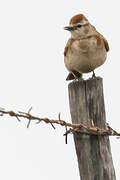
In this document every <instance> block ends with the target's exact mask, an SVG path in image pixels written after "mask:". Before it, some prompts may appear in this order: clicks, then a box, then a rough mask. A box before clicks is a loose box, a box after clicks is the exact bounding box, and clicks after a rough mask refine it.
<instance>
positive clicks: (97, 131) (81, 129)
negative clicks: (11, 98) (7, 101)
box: [0, 107, 120, 144]
mask: <svg viewBox="0 0 120 180" xmlns="http://www.w3.org/2000/svg"><path fill="white" fill-rule="evenodd" d="M31 110H32V107H31V108H30V109H29V110H28V112H27V113H26V112H21V111H18V112H14V111H6V110H5V109H3V108H2V109H0V115H1V116H3V115H5V114H6V115H9V116H12V117H15V118H16V119H17V120H18V121H19V122H20V121H21V120H20V118H25V119H28V124H27V128H29V126H30V123H31V121H37V122H36V124H38V123H40V122H41V121H43V122H45V123H47V124H48V123H50V124H51V126H52V127H53V129H55V126H54V125H53V124H58V125H61V126H64V127H65V131H66V132H65V133H64V136H65V142H66V144H67V135H68V134H74V133H76V132H78V133H81V134H87V135H96V136H98V135H101V136H120V133H118V132H116V131H115V130H113V129H112V128H111V127H110V126H109V125H108V124H107V125H106V127H107V128H106V129H102V128H99V127H96V126H94V124H93V125H92V126H86V125H83V124H71V123H68V122H66V121H64V120H61V117H60V113H59V114H58V120H54V119H48V118H40V117H37V116H33V115H31V114H30V112H31ZM68 127H69V129H67V128H68Z"/></svg>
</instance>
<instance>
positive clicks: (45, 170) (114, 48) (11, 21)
mask: <svg viewBox="0 0 120 180" xmlns="http://www.w3.org/2000/svg"><path fill="white" fill-rule="evenodd" d="M78 13H83V14H84V15H86V17H87V18H88V19H89V21H90V22H91V23H92V24H93V25H95V27H96V28H97V29H98V31H99V32H101V33H102V34H103V35H104V36H105V37H106V38H107V40H108V42H109V45H110V52H109V54H108V58H107V61H106V63H105V64H104V65H103V66H102V67H100V68H99V69H97V70H96V75H98V76H101V77H103V79H104V95H105V105H106V116H107V122H108V123H109V124H110V125H111V126H112V127H113V128H114V129H116V130H118V131H119V130H120V128H119V125H120V121H119V112H120V101H119V100H120V85H119V76H120V70H119V67H120V63H119V59H120V53H119V52H120V47H119V43H118V41H120V37H119V33H120V21H119V17H120V7H119V1H113V0H111V1H104V0H101V1H96V0H93V1H89V0H82V1H81V0H70V1H67V0H66V1H63V0H61V1H55V0H51V1H48V0H44V1H42V0H41V1H40V0H29V1H28V0H1V1H0V62H1V68H0V84H1V86H0V107H5V108H6V109H8V110H20V111H27V110H28V109H29V108H30V107H31V106H32V107H33V110H32V114H34V115H37V116H40V117H48V118H53V119H57V118H58V113H59V112H61V118H62V119H65V120H66V121H68V122H71V121H70V113H69V103H68V89H67V88H68V82H66V81H65V78H66V76H67V73H68V72H67V70H66V69H65V67H64V60H63V59H64V57H63V51H64V46H65V44H66V42H67V39H68V38H69V36H70V34H69V33H68V32H66V31H64V30H63V27H64V26H66V25H68V23H69V20H70V18H71V17H72V16H73V15H75V14H78ZM89 76H91V74H88V76H85V77H89ZM26 124H27V121H26V120H24V119H23V120H22V122H21V123H18V121H17V120H16V119H14V118H9V117H7V116H4V117H0V170H1V172H0V179H2V180H8V179H12V180H16V179H17V180H21V179H22V180H26V179H29V180H33V179H35V180H40V179H43V180H48V179H52V180H56V179H58V180H60V179H70V180H72V179H75V180H79V171H78V165H77V158H76V154H75V149H74V143H73V138H72V135H70V136H69V137H68V145H65V141H64V137H63V133H64V128H61V127H60V126H56V130H53V129H52V127H51V126H50V125H46V124H44V123H41V124H40V125H35V124H34V123H32V124H31V126H30V128H29V129H26ZM111 148H112V156H113V160H114V166H115V170H116V176H117V179H120V140H118V139H116V138H115V137H114V138H111Z"/></svg>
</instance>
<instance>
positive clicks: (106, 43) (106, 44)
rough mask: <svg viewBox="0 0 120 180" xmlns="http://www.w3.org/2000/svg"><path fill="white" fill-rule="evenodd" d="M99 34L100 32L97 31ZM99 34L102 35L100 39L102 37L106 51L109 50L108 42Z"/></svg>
mask: <svg viewBox="0 0 120 180" xmlns="http://www.w3.org/2000/svg"><path fill="white" fill-rule="evenodd" d="M99 34H100V33H99ZM100 35H101V37H102V39H103V42H104V45H105V49H106V51H107V52H108V51H109V50H110V48H109V44H108V42H107V40H106V39H105V38H104V36H103V35H102V34H100Z"/></svg>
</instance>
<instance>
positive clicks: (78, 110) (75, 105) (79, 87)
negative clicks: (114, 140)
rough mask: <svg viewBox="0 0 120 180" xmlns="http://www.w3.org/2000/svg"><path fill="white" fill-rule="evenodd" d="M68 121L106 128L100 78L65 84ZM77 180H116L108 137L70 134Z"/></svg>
mask: <svg viewBox="0 0 120 180" xmlns="http://www.w3.org/2000/svg"><path fill="white" fill-rule="evenodd" d="M68 88H69V103H70V112H71V117H72V123H78V124H79V123H83V124H85V125H91V126H92V121H93V122H94V125H95V126H98V127H100V128H106V117H105V107H104V97H103V84H102V78H94V79H89V80H81V81H73V82H72V83H70V84H69V86H68ZM74 142H75V147H76V153H77V158H78V165H79V171H80V177H81V180H116V177H115V171H114V166H113V162H112V155H111V149H110V142H109V137H108V136H94V135H85V134H80V133H75V134H74Z"/></svg>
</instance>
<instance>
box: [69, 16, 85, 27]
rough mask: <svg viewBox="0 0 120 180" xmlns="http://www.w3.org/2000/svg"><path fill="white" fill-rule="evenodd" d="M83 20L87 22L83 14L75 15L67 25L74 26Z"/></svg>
mask: <svg viewBox="0 0 120 180" xmlns="http://www.w3.org/2000/svg"><path fill="white" fill-rule="evenodd" d="M84 20H85V21H88V20H87V18H86V17H85V16H84V15H83V14H77V15H75V16H73V17H72V19H71V20H70V23H69V24H70V25H74V24H77V23H80V22H83V21H84Z"/></svg>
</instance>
